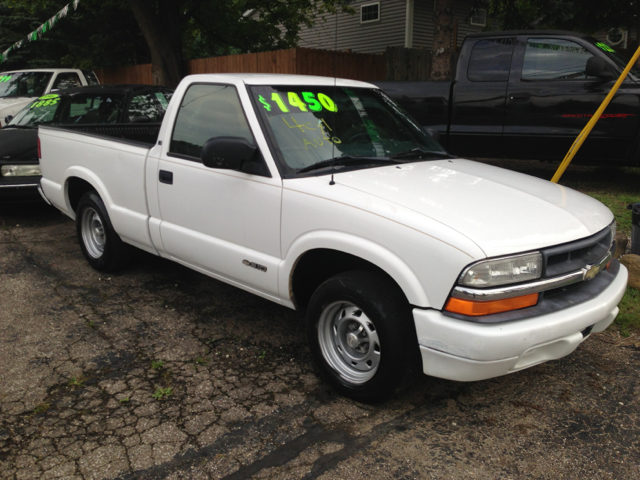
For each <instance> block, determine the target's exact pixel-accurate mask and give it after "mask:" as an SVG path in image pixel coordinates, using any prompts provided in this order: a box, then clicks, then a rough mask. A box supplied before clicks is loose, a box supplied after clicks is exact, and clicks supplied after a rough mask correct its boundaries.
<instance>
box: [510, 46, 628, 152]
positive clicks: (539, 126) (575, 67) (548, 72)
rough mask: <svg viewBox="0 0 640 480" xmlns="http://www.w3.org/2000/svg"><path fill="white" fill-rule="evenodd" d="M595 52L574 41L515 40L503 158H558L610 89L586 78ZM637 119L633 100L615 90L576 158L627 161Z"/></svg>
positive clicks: (598, 81)
mask: <svg viewBox="0 0 640 480" xmlns="http://www.w3.org/2000/svg"><path fill="white" fill-rule="evenodd" d="M595 48H597V47H594V46H593V45H590V44H589V43H588V42H586V41H581V39H578V38H571V37H565V38H562V37H559V38H553V37H551V38H550V37H544V36H518V40H517V42H516V48H515V51H514V57H513V63H512V68H511V75H510V78H509V88H508V91H507V102H506V111H505V121H504V137H503V154H504V155H505V156H507V157H515V158H549V159H556V160H562V158H564V156H565V155H566V153H567V150H568V149H569V147H570V146H571V144H572V143H573V141H574V140H575V138H576V137H577V136H578V134H579V133H580V132H581V131H582V129H583V128H584V126H585V125H586V124H587V122H588V121H589V120H590V118H591V117H592V116H593V114H594V113H595V112H596V110H597V109H598V107H599V106H600V104H601V103H602V101H603V100H604V99H605V97H606V95H607V93H609V90H610V89H611V87H612V86H613V84H614V83H615V79H614V80H608V81H605V80H601V79H599V78H595V77H587V75H586V73H585V68H586V64H587V60H588V59H589V58H590V57H592V56H594V54H593V53H592V51H590V50H594V49H595ZM639 113H640V111H639V108H638V96H637V95H625V94H624V90H623V89H621V90H620V93H619V94H618V95H616V97H615V98H614V99H613V101H612V102H611V103H610V104H609V107H608V108H607V110H606V111H605V114H604V115H603V117H601V119H600V120H599V121H598V123H597V124H596V127H595V128H594V129H593V131H592V133H591V135H590V136H589V138H588V139H587V141H586V142H585V144H584V145H583V146H582V148H581V150H580V153H579V154H578V156H577V157H576V158H577V159H580V158H593V159H597V158H600V159H602V158H610V159H616V158H617V159H620V158H625V157H627V156H628V154H629V150H630V148H631V146H632V143H633V140H634V139H635V134H636V132H637V131H638V120H639V117H638V114H639Z"/></svg>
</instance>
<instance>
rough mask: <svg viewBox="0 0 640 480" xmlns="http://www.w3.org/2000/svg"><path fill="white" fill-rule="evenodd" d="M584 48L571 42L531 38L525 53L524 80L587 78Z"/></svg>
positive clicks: (586, 56) (585, 51)
mask: <svg viewBox="0 0 640 480" xmlns="http://www.w3.org/2000/svg"><path fill="white" fill-rule="evenodd" d="M591 57H593V55H591V54H590V53H589V51H588V50H586V49H585V48H584V47H581V46H580V45H578V44H577V43H575V42H571V41H569V40H559V39H554V38H552V39H546V38H530V39H529V40H527V47H526V50H525V52H524V64H523V65H522V79H523V80H572V79H576V78H578V79H580V78H587V75H586V73H585V69H586V68H587V60H589V58H591Z"/></svg>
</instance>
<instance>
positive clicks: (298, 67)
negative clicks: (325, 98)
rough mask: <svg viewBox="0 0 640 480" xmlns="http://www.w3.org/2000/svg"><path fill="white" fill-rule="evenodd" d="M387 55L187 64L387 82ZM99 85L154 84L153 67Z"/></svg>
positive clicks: (279, 53) (303, 52) (271, 55)
mask: <svg viewBox="0 0 640 480" xmlns="http://www.w3.org/2000/svg"><path fill="white" fill-rule="evenodd" d="M385 62H386V60H385V55H384V54H380V55H375V54H366V53H348V52H333V51H331V50H318V49H313V48H291V49H288V50H276V51H273V52H260V53H245V54H242V55H229V56H224V57H210V58H200V59H197V60H190V61H188V62H187V72H188V73H189V74H194V73H288V74H300V75H322V76H327V77H333V76H337V77H340V78H349V79H352V80H364V81H374V80H385V76H386V74H385V71H386V63H385ZM95 73H96V75H97V76H98V79H99V80H100V83H103V84H109V83H142V84H147V85H151V84H152V83H153V79H152V76H151V64H145V65H136V66H132V67H121V68H106V69H96V70H95Z"/></svg>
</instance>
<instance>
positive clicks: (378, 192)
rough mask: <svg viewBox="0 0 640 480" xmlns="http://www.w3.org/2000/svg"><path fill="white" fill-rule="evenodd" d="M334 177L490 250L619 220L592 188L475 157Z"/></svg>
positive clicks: (525, 247) (562, 239)
mask: <svg viewBox="0 0 640 480" xmlns="http://www.w3.org/2000/svg"><path fill="white" fill-rule="evenodd" d="M335 181H336V183H337V184H340V185H342V186H345V187H348V188H352V189H355V190H358V191H360V192H363V193H367V194H369V195H372V196H375V197H378V198H381V199H384V200H386V201H389V202H393V203H395V204H397V205H399V206H402V207H405V208H407V209H410V210H412V211H414V212H416V213H417V214H419V215H424V216H426V217H429V218H431V219H433V220H435V221H438V222H440V223H442V224H444V225H446V226H448V227H450V228H452V229H454V230H456V231H458V232H459V233H461V234H462V235H464V236H466V237H467V238H469V239H470V240H471V241H473V242H474V243H476V244H477V245H478V246H479V247H480V248H481V249H482V250H483V251H484V252H485V254H486V255H487V256H488V257H493V256H498V255H505V254H510V253H518V252H526V251H529V250H535V249H539V248H543V247H548V246H552V245H558V244H562V243H566V242H570V241H573V240H577V239H580V238H584V237H587V236H589V235H592V234H594V233H596V232H598V231H600V230H602V229H603V228H605V227H606V226H607V225H609V224H610V223H611V222H612V221H613V214H612V213H611V211H610V210H609V209H608V208H607V207H605V206H604V205H603V204H601V203H600V202H598V201H597V200H594V199H593V198H591V197H588V196H587V195H584V194H582V193H579V192H576V191H574V190H571V189H569V188H566V187H563V186H562V185H557V184H554V183H551V182H548V181H545V180H541V179H538V178H535V177H531V176H529V175H524V174H521V173H516V172H513V171H510V170H506V169H502V168H498V167H493V166H489V165H485V164H482V163H478V162H473V161H470V160H463V159H452V160H438V161H430V162H416V163H411V164H403V165H393V166H388V167H381V168H370V169H364V170H354V171H350V172H345V173H341V174H336V175H335ZM425 233H428V232H425Z"/></svg>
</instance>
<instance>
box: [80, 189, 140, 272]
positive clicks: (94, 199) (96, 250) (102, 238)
mask: <svg viewBox="0 0 640 480" xmlns="http://www.w3.org/2000/svg"><path fill="white" fill-rule="evenodd" d="M76 233H77V235H78V241H79V242H80V247H81V248H82V253H83V255H84V257H85V258H86V259H87V262H89V265H91V266H92V267H93V268H95V269H96V270H98V271H100V272H113V271H116V270H119V269H121V268H123V267H125V266H127V265H128V264H129V263H130V261H131V257H132V253H133V248H132V247H131V246H130V245H127V244H126V243H124V242H123V241H122V240H121V239H120V237H119V236H118V234H117V233H116V231H115V230H114V229H113V226H112V225H111V220H110V219H109V214H108V213H107V209H106V207H105V206H104V202H103V201H102V199H101V198H100V196H99V195H98V194H97V193H96V192H95V191H90V192H87V193H85V194H84V195H83V196H82V198H81V199H80V201H79V202H78V207H77V208H76Z"/></svg>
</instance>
